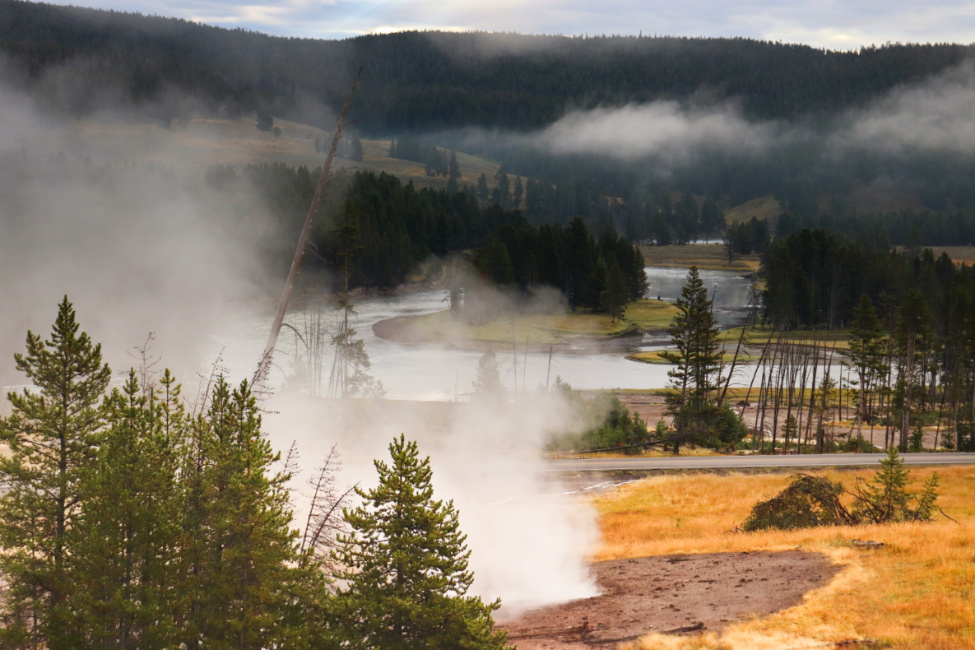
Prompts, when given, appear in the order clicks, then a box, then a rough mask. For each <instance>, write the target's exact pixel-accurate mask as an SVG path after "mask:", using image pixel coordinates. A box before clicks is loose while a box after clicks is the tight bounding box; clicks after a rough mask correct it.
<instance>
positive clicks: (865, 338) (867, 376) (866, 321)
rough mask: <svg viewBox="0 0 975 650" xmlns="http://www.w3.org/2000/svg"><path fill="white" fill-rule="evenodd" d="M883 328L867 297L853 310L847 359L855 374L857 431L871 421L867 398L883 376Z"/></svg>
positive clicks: (861, 299) (884, 345)
mask: <svg viewBox="0 0 975 650" xmlns="http://www.w3.org/2000/svg"><path fill="white" fill-rule="evenodd" d="M886 347H887V346H886V342H885V340H884V328H883V324H882V323H881V322H880V319H879V318H877V313H876V311H875V310H874V308H873V303H872V302H871V301H870V298H868V297H867V295H866V294H861V295H860V301H859V302H858V303H857V306H856V308H854V310H853V324H852V326H851V327H850V349H849V352H848V353H847V357H848V358H849V359H850V363H851V364H852V365H853V370H854V371H855V372H856V379H855V384H856V386H857V387H858V390H857V430H858V431H860V430H861V427H862V426H863V423H864V422H865V421H867V422H869V420H870V408H869V406H870V405H869V403H868V396H869V394H870V392H871V391H872V390H873V388H874V387H875V386H876V384H877V383H878V382H879V381H881V380H882V378H883V377H884V376H885V375H886V369H887V368H886V365H885V364H884V353H885V351H886Z"/></svg>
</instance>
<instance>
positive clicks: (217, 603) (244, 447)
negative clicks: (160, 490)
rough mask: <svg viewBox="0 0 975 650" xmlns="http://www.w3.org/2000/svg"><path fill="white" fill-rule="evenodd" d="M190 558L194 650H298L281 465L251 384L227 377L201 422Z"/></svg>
mask: <svg viewBox="0 0 975 650" xmlns="http://www.w3.org/2000/svg"><path fill="white" fill-rule="evenodd" d="M194 428H195V431H194V437H193V440H192V444H193V445H194V447H195V449H194V454H193V455H192V456H190V457H189V458H188V461H189V463H190V467H189V468H187V469H186V470H184V474H186V475H189V476H188V478H189V480H190V485H189V488H190V489H189V494H188V495H187V499H188V504H187V507H186V508H185V509H184V523H183V525H184V527H185V529H186V530H187V532H188V533H189V535H188V538H189V539H188V541H187V543H186V546H185V548H184V553H185V555H186V558H187V560H188V561H189V562H191V565H190V567H189V576H188V579H187V587H186V590H187V593H188V594H189V597H190V603H189V614H188V619H187V621H186V624H185V626H184V628H185V630H184V633H185V644H186V647H188V648H207V649H208V650H209V649H210V648H217V649H224V648H226V649H227V650H230V649H231V648H253V649H255V650H257V649H259V648H268V647H295V646H296V645H297V644H298V643H299V641H300V639H301V634H300V633H301V630H302V628H301V624H300V621H295V620H294V619H293V618H289V616H288V614H289V612H290V611H291V608H292V607H293V602H292V598H291V595H290V592H291V590H292V589H293V588H294V587H293V585H294V584H295V583H296V582H300V580H301V578H302V574H301V572H300V569H299V568H297V567H298V565H299V562H298V560H299V558H298V555H297V550H296V546H295V541H296V539H297V533H296V532H295V531H293V530H292V529H291V528H290V523H291V511H290V509H289V508H288V491H287V489H286V488H285V483H286V481H287V480H288V478H289V476H288V475H287V474H283V473H272V471H271V465H272V463H275V462H276V461H278V460H279V456H278V454H275V453H274V452H272V450H271V446H270V443H269V442H268V440H267V438H265V437H264V435H263V434H262V432H261V417H260V415H259V413H258V409H257V403H256V400H255V398H254V396H253V394H252V393H251V391H250V387H249V386H248V384H247V382H244V383H242V384H241V386H240V387H239V388H237V389H234V390H231V389H230V387H229V386H228V385H227V383H226V382H225V381H224V379H223V378H222V377H219V378H218V379H217V381H216V383H215V386H214V388H213V393H212V397H211V399H210V406H209V408H208V410H207V412H206V414H205V415H201V416H199V417H198V418H197V419H196V421H195V422H194Z"/></svg>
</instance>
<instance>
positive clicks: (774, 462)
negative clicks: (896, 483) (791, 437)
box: [547, 453, 975, 472]
mask: <svg viewBox="0 0 975 650" xmlns="http://www.w3.org/2000/svg"><path fill="white" fill-rule="evenodd" d="M885 457H886V454H803V455H788V456H761V455H754V456H677V457H664V458H587V459H571V460H552V461H549V462H548V464H547V470H548V471H550V472H612V471H620V470H631V471H646V470H661V469H745V468H759V467H764V468H776V467H783V468H802V467H806V468H812V467H857V466H867V467H869V466H873V465H879V464H880V460H881V459H882V458H885ZM901 458H903V459H904V464H906V465H972V464H975V453H969V454H962V453H957V454H901Z"/></svg>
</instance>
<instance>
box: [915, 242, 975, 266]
mask: <svg viewBox="0 0 975 650" xmlns="http://www.w3.org/2000/svg"><path fill="white" fill-rule="evenodd" d="M897 248H898V250H904V247H903V246H898V247H897ZM926 248H930V249H931V252H932V253H934V257H935V259H937V258H939V257H941V254H942V253H947V254H948V257H950V258H951V261H952V262H954V263H955V264H958V265H961V264H964V265H966V266H972V265H975V246H928V247H926Z"/></svg>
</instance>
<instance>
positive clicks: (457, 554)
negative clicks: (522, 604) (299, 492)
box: [335, 435, 505, 650]
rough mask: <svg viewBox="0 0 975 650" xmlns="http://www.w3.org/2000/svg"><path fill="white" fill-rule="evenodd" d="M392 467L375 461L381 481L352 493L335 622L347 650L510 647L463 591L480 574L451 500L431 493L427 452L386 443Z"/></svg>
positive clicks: (485, 609) (491, 607) (486, 609)
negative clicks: (357, 501) (471, 564)
mask: <svg viewBox="0 0 975 650" xmlns="http://www.w3.org/2000/svg"><path fill="white" fill-rule="evenodd" d="M389 451H390V454H391V456H392V465H391V466H390V465H387V464H386V463H384V462H382V461H379V460H377V461H374V464H375V467H376V470H377V472H378V473H379V485H378V486H377V487H376V488H375V489H372V490H368V491H363V490H360V489H358V488H356V492H357V493H358V494H359V496H360V497H361V498H362V499H363V500H364V502H363V504H362V505H361V506H360V507H358V508H356V509H354V510H346V511H345V519H346V521H347V522H348V524H349V525H350V526H351V527H352V530H353V533H352V534H351V535H348V536H343V537H342V538H341V542H342V548H341V550H340V551H339V553H338V560H339V561H340V562H341V564H343V565H344V566H346V567H348V568H347V571H346V572H345V573H344V574H343V575H342V577H343V578H344V580H345V581H346V586H345V587H344V588H342V589H340V590H339V592H338V595H337V602H336V611H335V614H336V618H335V620H336V624H337V625H338V626H339V627H340V628H341V630H340V635H341V636H342V637H343V640H344V644H343V645H342V647H347V648H363V649H365V648H370V649H372V648H381V649H392V648H396V649H397V650H426V649H427V648H454V649H457V650H474V649H478V650H481V649H485V650H486V649H494V648H497V649H501V648H504V647H505V645H504V642H505V633H504V632H503V631H495V630H494V621H493V618H492V616H491V613H492V612H493V611H495V610H496V609H498V607H500V605H501V603H500V601H499V600H496V601H494V602H492V603H487V604H485V603H484V602H482V601H481V599H480V598H479V597H476V596H469V595H467V592H468V590H469V589H470V586H471V583H472V582H473V579H474V576H473V574H472V573H471V572H470V571H469V570H468V568H467V563H468V558H469V557H470V551H469V550H468V549H467V545H466V536H465V535H464V534H463V533H461V531H460V524H459V522H458V519H457V510H456V509H455V508H454V506H453V502H450V501H448V502H446V503H444V502H443V501H438V500H435V499H434V498H433V487H432V484H431V478H432V475H433V473H432V470H431V469H430V460H429V458H425V459H421V458H420V457H419V452H418V450H417V446H416V443H415V442H407V441H406V438H405V437H404V436H402V435H401V436H400V437H399V438H398V439H395V440H393V442H392V443H391V444H390V445H389Z"/></svg>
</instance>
